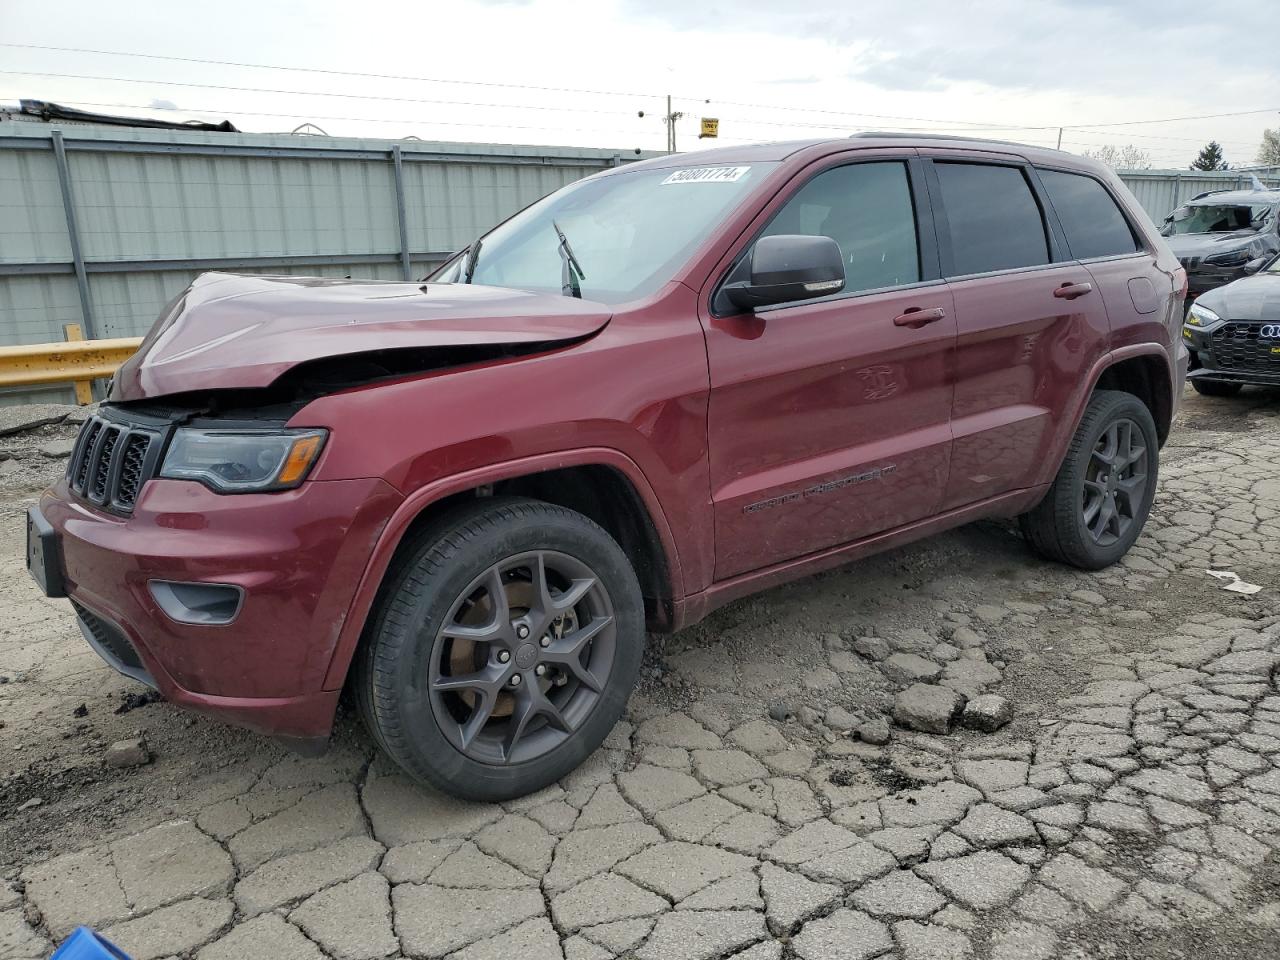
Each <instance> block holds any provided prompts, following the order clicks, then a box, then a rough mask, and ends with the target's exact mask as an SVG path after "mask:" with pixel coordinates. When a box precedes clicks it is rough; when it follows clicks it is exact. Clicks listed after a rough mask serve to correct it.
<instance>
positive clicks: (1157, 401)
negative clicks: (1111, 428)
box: [1076, 351, 1174, 447]
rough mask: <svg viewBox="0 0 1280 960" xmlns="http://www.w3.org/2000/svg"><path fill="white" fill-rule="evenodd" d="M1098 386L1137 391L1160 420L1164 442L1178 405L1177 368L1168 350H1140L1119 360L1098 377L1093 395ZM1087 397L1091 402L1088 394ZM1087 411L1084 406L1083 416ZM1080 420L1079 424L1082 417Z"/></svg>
mask: <svg viewBox="0 0 1280 960" xmlns="http://www.w3.org/2000/svg"><path fill="white" fill-rule="evenodd" d="M1097 390H1121V391H1123V392H1124V393H1131V394H1133V395H1134V396H1136V397H1137V398H1138V399H1139V400H1141V401H1142V402H1143V403H1144V404H1146V407H1147V409H1148V410H1150V411H1151V419H1153V420H1154V421H1155V422H1156V435H1157V436H1158V437H1159V438H1160V446H1162V447H1163V446H1164V443H1165V441H1166V440H1167V439H1168V438H1169V429H1170V427H1171V426H1172V425H1173V409H1174V402H1173V399H1174V398H1173V371H1172V369H1171V368H1170V366H1169V362H1168V358H1167V357H1166V356H1165V355H1164V351H1160V352H1159V353H1140V354H1136V355H1134V356H1130V357H1125V358H1124V359H1119V360H1116V361H1115V362H1113V363H1111V364H1110V365H1109V366H1107V367H1106V368H1105V369H1103V370H1100V371H1099V372H1098V375H1097V376H1096V377H1095V378H1094V381H1093V386H1092V388H1091V389H1090V391H1089V393H1090V395H1092V394H1093V393H1094V392H1095V391H1097ZM1085 400H1086V403H1087V402H1088V398H1087V397H1086V398H1085ZM1083 415H1084V411H1083V410H1081V411H1080V416H1083ZM1076 422H1077V425H1078V424H1079V418H1077V421H1076Z"/></svg>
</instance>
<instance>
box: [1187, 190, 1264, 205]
mask: <svg viewBox="0 0 1280 960" xmlns="http://www.w3.org/2000/svg"><path fill="white" fill-rule="evenodd" d="M1261 203H1280V190H1217V191H1215V192H1213V193H1206V194H1204V195H1203V196H1199V197H1196V198H1195V199H1194V200H1188V201H1187V202H1186V206H1188V207H1222V206H1228V207H1229V206H1236V205H1238V206H1256V205H1258V204H1261Z"/></svg>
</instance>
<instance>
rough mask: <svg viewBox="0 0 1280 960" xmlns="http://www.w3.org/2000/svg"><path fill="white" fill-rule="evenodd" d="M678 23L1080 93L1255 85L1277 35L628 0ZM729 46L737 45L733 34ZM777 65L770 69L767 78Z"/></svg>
mask: <svg viewBox="0 0 1280 960" xmlns="http://www.w3.org/2000/svg"><path fill="white" fill-rule="evenodd" d="M623 4H624V8H625V9H626V10H627V11H628V12H629V13H630V15H632V16H635V17H637V18H646V17H647V18H653V19H658V20H661V21H663V22H665V23H667V24H668V25H670V26H671V27H674V28H675V29H678V30H698V31H701V30H706V31H714V32H717V33H720V34H722V35H724V34H729V35H732V34H734V33H738V34H742V33H753V34H759V33H764V34H768V35H771V36H774V37H790V38H802V39H807V40H818V41H821V42H822V43H824V44H826V45H827V46H829V47H832V48H835V49H836V50H839V51H843V52H846V53H847V58H846V59H847V61H848V64H849V65H848V68H847V70H846V71H845V74H844V75H845V76H846V77H848V78H850V79H853V80H858V81H862V82H865V83H869V84H872V85H874V86H877V87H880V88H882V89H885V90H902V91H921V90H924V91H930V90H942V89H946V88H948V87H950V86H953V85H957V84H979V85H982V86H987V87H992V88H997V89H1001V90H1010V91H1036V92H1045V91H1061V92H1065V93H1073V94H1097V93H1113V94H1120V93H1126V94H1131V93H1134V92H1147V93H1158V92H1159V91H1160V90H1161V89H1162V88H1164V89H1175V88H1178V89H1179V92H1184V93H1185V92H1187V88H1188V87H1198V88H1199V89H1200V90H1201V91H1205V90H1206V88H1212V87H1215V86H1218V85H1221V86H1223V87H1224V88H1228V87H1229V88H1234V89H1240V88H1244V89H1248V78H1250V77H1253V78H1256V79H1257V80H1258V81H1259V83H1261V81H1263V80H1264V79H1265V78H1266V77H1267V76H1268V75H1269V74H1270V73H1271V69H1270V65H1271V64H1272V62H1273V61H1274V57H1275V45H1274V41H1273V39H1272V36H1271V34H1270V33H1269V31H1266V30H1250V29H1248V27H1247V26H1244V25H1242V24H1241V23H1240V22H1238V21H1237V20H1235V19H1234V18H1231V19H1230V20H1225V21H1223V22H1214V21H1210V20H1207V19H1206V18H1205V17H1204V16H1203V10H1204V8H1203V7H1202V6H1199V5H1196V4H1193V3H1191V2H1189V0H1159V2H1157V0H1129V2H1125V3H1118V2H1114V0H1047V2H1044V0H1042V2H1036V3H1027V2H1025V0H971V2H969V3H955V2H953V0H914V2H912V3H911V4H910V5H904V4H903V3H902V2H901V0H862V2H860V3H858V4H856V5H851V4H849V3H847V2H846V0H809V2H807V3H805V4H804V5H803V6H797V7H796V8H794V9H788V8H786V7H780V6H779V5H778V4H776V2H774V0H739V2H737V3H735V4H733V5H728V4H712V5H710V6H708V5H704V4H690V3H687V2H685V0H623ZM727 42H732V41H727ZM767 71H768V64H765V65H763V66H762V72H765V73H767Z"/></svg>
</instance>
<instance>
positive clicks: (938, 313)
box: [893, 307, 947, 330]
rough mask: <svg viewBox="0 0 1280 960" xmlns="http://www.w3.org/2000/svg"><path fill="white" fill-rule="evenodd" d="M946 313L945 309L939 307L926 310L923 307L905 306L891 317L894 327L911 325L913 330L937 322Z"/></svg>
mask: <svg viewBox="0 0 1280 960" xmlns="http://www.w3.org/2000/svg"><path fill="white" fill-rule="evenodd" d="M946 315H947V311H945V310H943V309H942V308H941V307H930V308H929V309H928V310H926V309H924V308H923V307H907V309H906V310H903V311H902V313H900V314H898V315H897V316H896V317H894V318H893V325H894V326H895V327H911V328H912V329H913V330H915V329H919V328H920V327H923V326H924V325H925V324H929V323H937V322H938V321H939V320H941V319H942V318H943V317H945V316H946Z"/></svg>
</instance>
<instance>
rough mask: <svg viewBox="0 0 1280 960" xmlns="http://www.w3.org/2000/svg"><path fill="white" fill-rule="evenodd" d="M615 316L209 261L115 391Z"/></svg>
mask: <svg viewBox="0 0 1280 960" xmlns="http://www.w3.org/2000/svg"><path fill="white" fill-rule="evenodd" d="M609 317H610V311H609V310H608V309H607V308H605V307H603V306H601V305H600V304H598V303H593V302H591V301H589V300H576V299H573V298H571V297H558V296H550V295H546V294H536V293H527V292H525V291H522V290H511V289H507V288H505V287H482V286H471V285H462V284H434V283H393V282H386V281H376V280H330V279H325V278H319V277H262V276H245V275H240V274H228V273H206V274H203V275H201V276H200V277H197V278H196V280H195V282H194V283H192V284H191V286H190V287H188V288H187V289H186V291H185V292H184V293H183V294H182V295H181V296H180V297H178V299H177V300H176V301H174V303H173V304H172V305H171V306H170V307H169V308H168V309H167V310H166V312H165V313H164V314H163V315H162V316H161V317H160V319H159V320H157V321H156V324H155V326H154V327H152V329H151V332H150V333H149V334H147V337H146V339H145V340H143V342H142V346H141V347H139V349H138V352H137V353H136V354H134V355H133V356H132V357H130V358H129V360H128V362H126V363H125V364H124V366H122V367H121V368H120V370H119V371H118V372H117V373H116V377H115V382H114V386H113V387H112V391H111V399H112V400H117V401H124V400H140V399H144V398H148V397H159V396H165V395H167V394H174V393H186V392H189V391H193V390H227V389H244V388H254V387H267V386H270V385H271V384H272V383H273V382H274V381H275V380H276V379H278V378H279V377H280V376H281V375H283V374H284V373H286V372H288V371H289V370H291V369H293V368H294V367H296V366H298V365H300V364H304V363H308V362H310V361H314V360H323V359H326V358H331V357H341V356H349V355H352V356H353V355H358V354H367V353H375V352H380V351H387V350H408V349H412V350H419V351H420V350H423V349H430V348H449V347H477V346H479V347H483V346H494V347H502V346H512V347H520V346H524V347H526V348H528V347H529V346H530V345H543V344H545V345H552V344H556V343H561V342H565V341H571V340H577V339H581V338H583V337H587V336H590V335H591V334H593V333H595V332H596V331H598V330H599V329H601V328H602V327H603V326H604V325H605V324H606V323H608V321H609Z"/></svg>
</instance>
